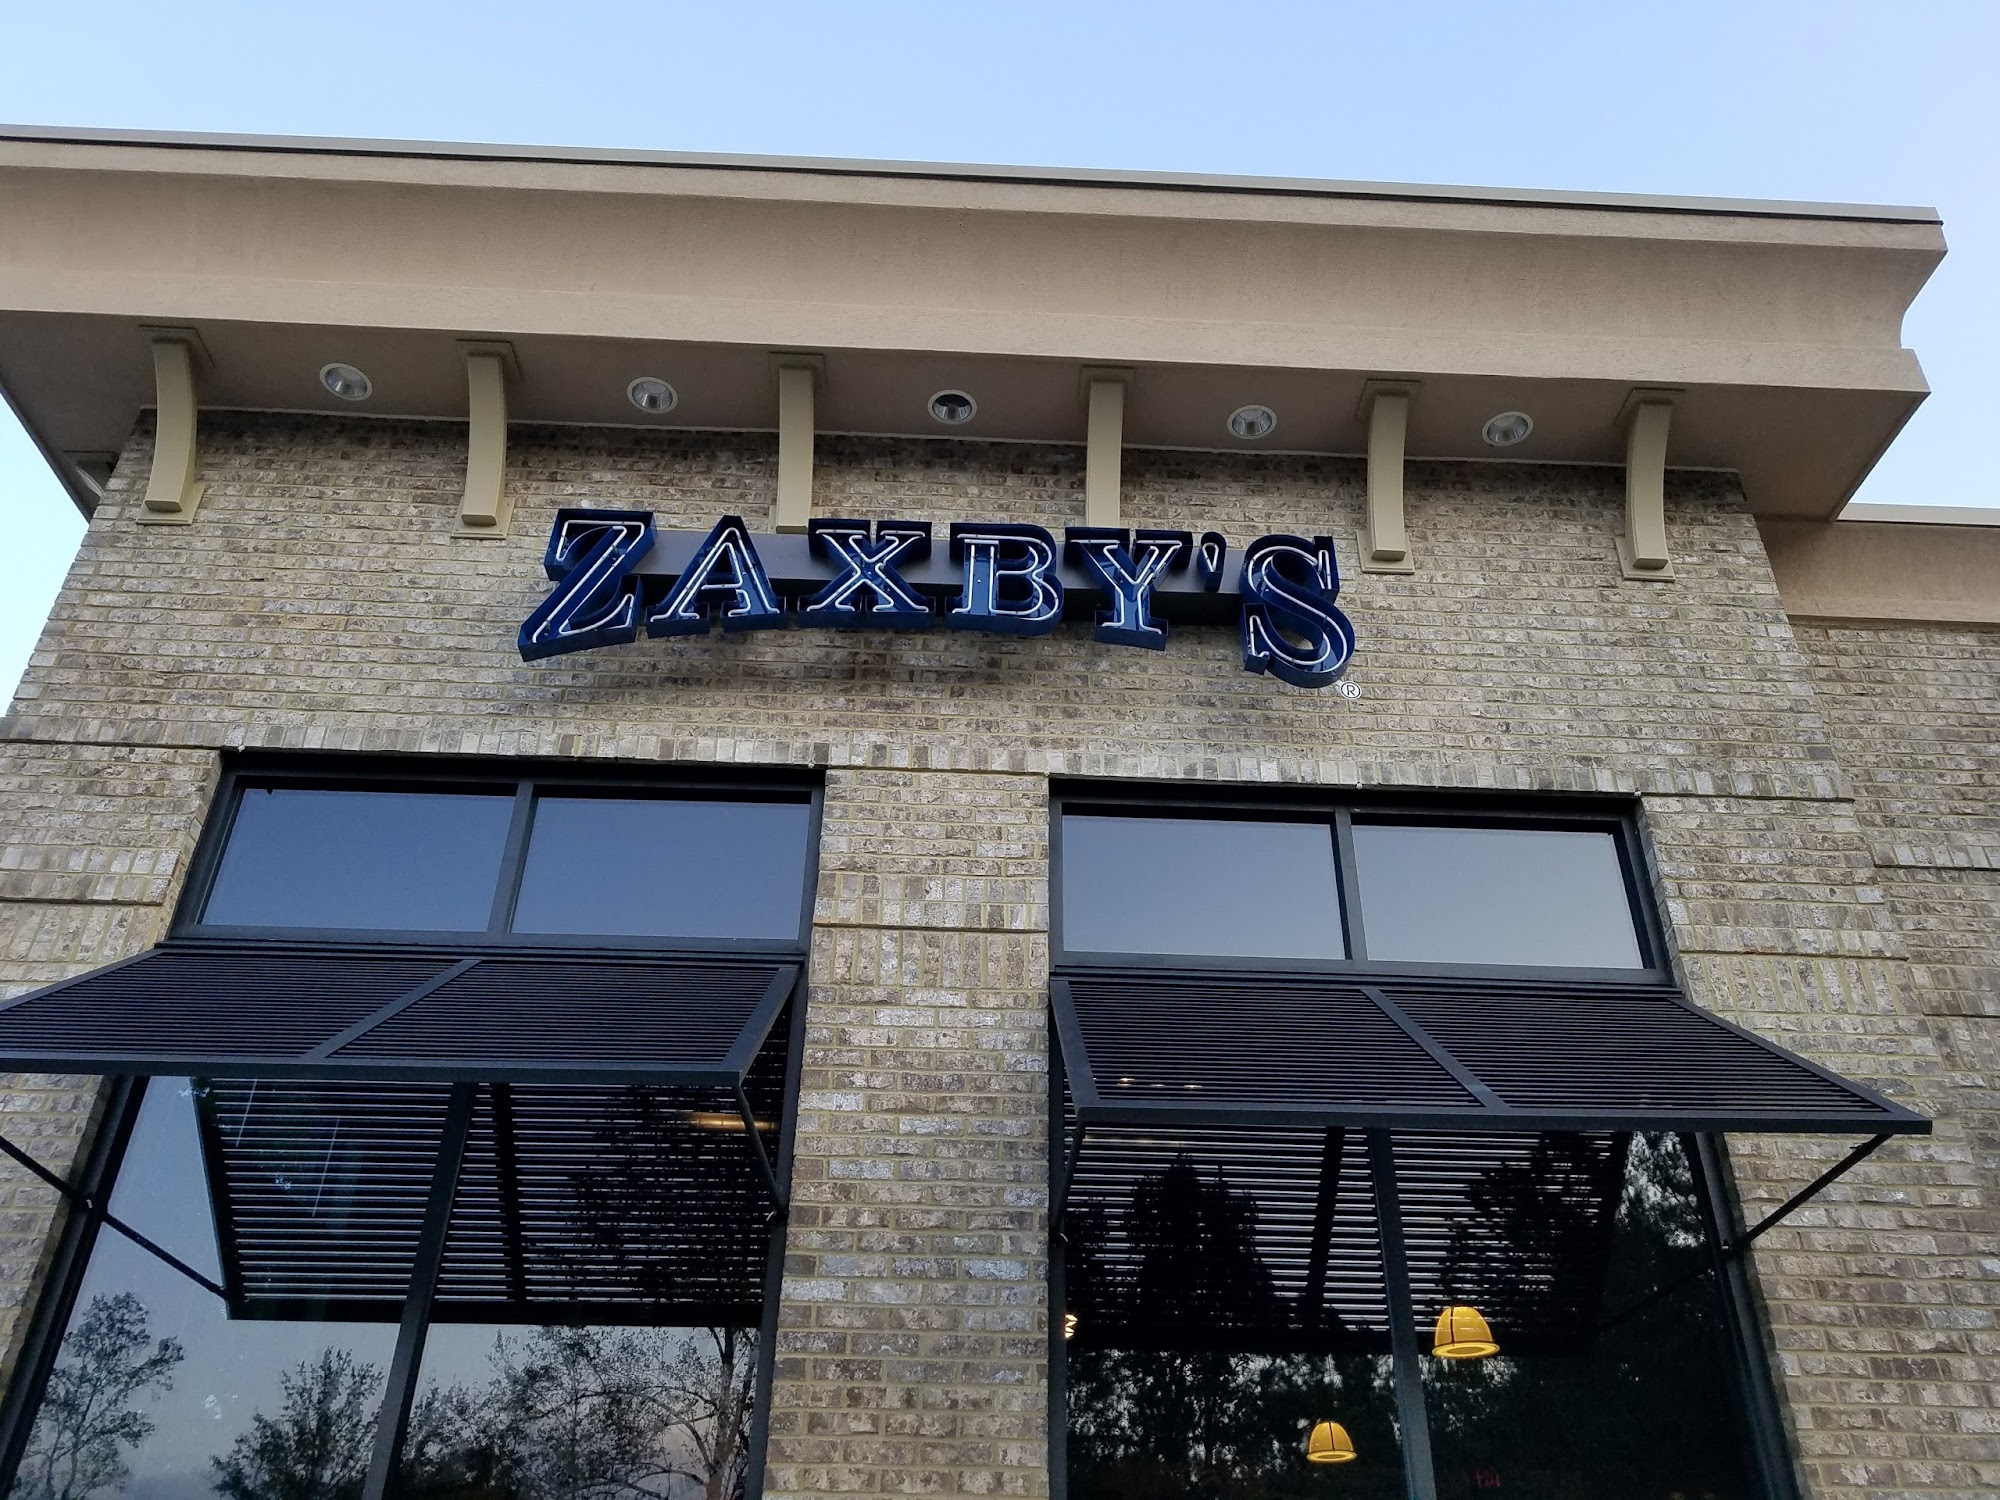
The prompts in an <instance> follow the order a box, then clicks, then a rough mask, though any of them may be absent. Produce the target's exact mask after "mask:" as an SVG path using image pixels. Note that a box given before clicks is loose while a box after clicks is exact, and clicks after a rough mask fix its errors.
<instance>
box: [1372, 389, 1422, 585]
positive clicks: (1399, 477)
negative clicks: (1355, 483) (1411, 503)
mask: <svg viewBox="0 0 2000 1500" xmlns="http://www.w3.org/2000/svg"><path fill="white" fill-rule="evenodd" d="M1416 393H1417V387H1416V382H1414V381H1408V380H1370V381H1367V382H1365V383H1364V384H1363V385H1362V387H1361V405H1360V407H1359V409H1358V415H1359V416H1360V418H1361V421H1362V425H1363V426H1365V427H1366V428H1367V429H1368V517H1367V520H1366V521H1365V522H1364V523H1363V524H1362V528H1361V571H1362V572H1364V573H1414V572H1416V571H1417V560H1416V559H1415V558H1414V557H1412V556H1411V555H1410V537H1409V533H1408V532H1407V531H1405V530H1404V528H1403V452H1404V447H1405V439H1406V438H1407V437H1408V435H1409V427H1410V399H1411V397H1413V396H1415V395H1416Z"/></svg>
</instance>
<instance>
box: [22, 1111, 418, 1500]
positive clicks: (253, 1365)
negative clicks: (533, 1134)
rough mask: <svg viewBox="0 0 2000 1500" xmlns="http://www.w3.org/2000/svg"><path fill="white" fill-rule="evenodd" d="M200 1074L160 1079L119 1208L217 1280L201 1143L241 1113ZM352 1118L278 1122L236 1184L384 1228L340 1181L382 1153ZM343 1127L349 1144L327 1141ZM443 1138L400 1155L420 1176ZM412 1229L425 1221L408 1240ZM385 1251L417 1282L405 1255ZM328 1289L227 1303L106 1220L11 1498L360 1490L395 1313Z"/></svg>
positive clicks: (323, 1230)
mask: <svg viewBox="0 0 2000 1500" xmlns="http://www.w3.org/2000/svg"><path fill="white" fill-rule="evenodd" d="M243 1087H244V1088H245V1089H246V1090H247V1089H248V1088H249V1087H250V1086H249V1085H244V1086H243ZM203 1088H204V1086H203V1085H197V1084H193V1083H191V1082H190V1081H189V1080H188V1079H185V1078H156V1079H153V1080H152V1081H151V1082H150V1083H149V1084H147V1086H146V1095H145V1102H144V1104H143V1106H142V1108H141V1110H140V1114H139V1120H138V1123H137V1125H136V1127H135V1128H134V1130H133V1132H132V1141H131V1145H130V1148H129V1149H128V1150H127V1152H126V1155H125V1162H124V1166H123V1168H122V1169H121V1170H120V1172H119V1174H118V1185H117V1187H116V1189H115V1190H114V1191H113V1193H112V1195H111V1211H112V1212H113V1213H115V1214H117V1215H118V1216H119V1217H120V1218H121V1219H123V1220H124V1221H125V1222H126V1223H128V1224H130V1225H132V1226H133V1228H135V1229H137V1230H139V1232H140V1233H142V1234H144V1235H146V1236H147V1237H148V1238H150V1239H152V1240H153V1241H154V1242H155V1243H156V1244H159V1245H162V1246H165V1247H166V1248H167V1249H169V1250H170V1251H171V1252H172V1253H173V1254H175V1255H176V1256H178V1257H180V1258H181V1259H182V1260H183V1261H185V1262H187V1263H188V1264H189V1265H191V1266H192V1267H193V1268H194V1269H195V1270H196V1271H198V1272H200V1273H201V1274H202V1275H203V1276H206V1277H207V1278H209V1279H210V1280H211V1281H218V1282H219V1281H221V1280H223V1279H224V1273H223V1265H222V1257H221V1256H220V1255H219V1254H218V1250H217V1244H216V1231H215V1223H216V1221H215V1218H214V1215H213V1213H212V1212H211V1209H210V1206H209V1196H208V1183H209V1181H210V1180H211V1179H210V1178H209V1177H208V1175H207V1170H206V1163H205V1151H214V1150H216V1149H217V1142H218V1141H219V1140H220V1139H222V1138H223V1137H224V1136H226V1135H231V1134H236V1133H238V1132H240V1131H241V1130H242V1129H243V1126H244V1122H243V1121H242V1120H241V1119H240V1118H233V1117H231V1116H230V1115H229V1113H228V1112H227V1111H225V1110H216V1111H213V1112H212V1113H211V1115H210V1119H209V1122H208V1124H207V1125H206V1126H203V1125H202V1124H201V1123H200V1121H199V1120H198V1111H197V1107H196V1106H197V1100H198V1098H200V1097H201V1094H202V1091H203ZM293 1123H296V1121H295V1122H293ZM339 1124H340V1121H339V1120H338V1119H337V1118H327V1117H321V1118H317V1119H308V1120H307V1121H306V1122H305V1128H304V1129H302V1130H301V1129H292V1130H289V1131H282V1132H281V1133H280V1134H279V1135H278V1137H277V1140H278V1145H277V1149H276V1150H274V1151H271V1152H269V1153H266V1155H265V1156H264V1158H263V1160H262V1163H261V1166H262V1170H261V1171H260V1172H256V1173H253V1174H252V1175H251V1176H249V1177H246V1178H244V1179H242V1180H241V1181H240V1184H239V1185H240V1186H241V1187H242V1188H243V1189H244V1190H246V1191H250V1192H252V1193H255V1194H261V1195H263V1196H264V1197H265V1199H266V1201H269V1200H271V1199H277V1200H279V1201H282V1202H288V1203H291V1204H295V1205H297V1207H298V1212H297V1214H296V1216H295V1218H294V1221H293V1222H294V1223H295V1224H296V1225H297V1226H298V1227H299V1229H300V1232H301V1234H302V1236H303V1237H304V1243H305V1244H306V1245H307V1246H308V1247H311V1246H314V1245H319V1246H324V1245H326V1244H328V1243H333V1244H339V1243H344V1242H345V1243H351V1242H355V1241H357V1240H368V1241H370V1242H371V1243H377V1244H379V1243H380V1240H381V1223H380V1215H379V1209H378V1207H377V1206H376V1205H357V1204H356V1203H355V1202H354V1199H353V1197H352V1195H351V1194H346V1193H341V1192H339V1191H338V1187H339V1183H340V1180H341V1177H342V1174H343V1172H350V1173H351V1172H353V1171H355V1170H362V1171H365V1170H367V1169H368V1167H369V1166H370V1165H372V1164H374V1161H373V1157H372V1156H371V1154H370V1150H369V1148H366V1147H363V1146H358V1145H356V1144H355V1143H354V1141H355V1138H354V1137H353V1136H351V1135H343V1134H342V1133H341V1132H340V1131H339V1130H338V1126H339ZM252 1128H253V1131H254V1129H255V1127H252ZM336 1140H338V1141H341V1142H343V1143H344V1144H345V1146H346V1155H345V1156H344V1157H343V1156H342V1155H341V1154H340V1152H339V1151H338V1150H335V1149H330V1148H332V1147H333V1146H334V1143H335V1142H336ZM435 1153H436V1147H435V1143H434V1142H432V1143H430V1144H429V1149H428V1150H424V1149H421V1148H420V1149H418V1150H416V1151H415V1152H412V1153H411V1157H412V1158H413V1159H414V1160H415V1162H416V1165H415V1167H414V1168H413V1169H412V1168H410V1167H408V1166H407V1164H405V1168H404V1169H405V1171H408V1172H413V1173H414V1174H420V1175H419V1176H418V1180H419V1183H421V1181H422V1178H423V1177H425V1176H428V1174H429V1173H430V1171H431V1169H432V1166H433V1163H434V1159H435ZM329 1163H332V1166H331V1169H329V1165H328V1164H329ZM329 1189H332V1190H331V1191H329ZM418 1191H419V1193H421V1191H422V1189H421V1186H419V1189H418ZM418 1206H419V1209H420V1208H421V1199H419V1204H418ZM415 1241H416V1236H415V1234H414V1233H412V1234H410V1235H408V1236H406V1237H404V1239H403V1241H402V1244H403V1245H404V1246H408V1247H414V1245H415ZM388 1259H389V1263H390V1269H391V1272H392V1274H394V1275H397V1276H400V1278H401V1279H402V1280H403V1281H404V1282H407V1280H408V1277H409V1272H410V1257H409V1256H408V1255H407V1254H402V1255H392V1256H390V1257H388ZM260 1289H261V1288H259V1287H258V1286H256V1285H254V1284H251V1285H248V1286H246V1291H248V1292H251V1293H253V1294H254V1293H255V1292H256V1291H258V1290H260ZM331 1290H334V1289H333V1288H328V1287H323V1286H317V1285H313V1284H311V1283H307V1282H300V1281H299V1280H297V1279H296V1278H294V1280H293V1281H291V1282H289V1283H288V1284H287V1285H286V1286H285V1287H284V1288H282V1292H283V1293H285V1294H287V1298H286V1301H285V1302H284V1304H283V1305H282V1306H280V1307H275V1308H271V1309H269V1310H267V1311H265V1312H264V1313H263V1314H262V1315H256V1316H243V1315H241V1314H238V1315H235V1316H232V1311H231V1308H230V1307H229V1306H228V1305H227V1304H226V1303H225V1302H224V1301H223V1299H222V1298H221V1297H218V1296H216V1295H215V1294H214V1293H212V1292H210V1291H208V1290H206V1289H204V1288H203V1287H201V1286H200V1285H199V1284H197V1283H196V1282H194V1281H192V1280H190V1279H189V1278H187V1277H186V1276H183V1275H182V1274H181V1273H180V1272H178V1271H176V1270H174V1269H173V1268H172V1267H170V1266H168V1265H166V1264H165V1263H164V1262H162V1261H161V1260H159V1259H158V1258H156V1257H154V1256H152V1255H149V1254H147V1253H146V1252H145V1251H143V1250H141V1249H139V1248H138V1247H137V1246H136V1245H134V1244H133V1243H132V1242H131V1241H129V1240H127V1239H126V1238H124V1236H122V1235H118V1234H113V1233H111V1232H110V1231H109V1230H105V1231H104V1232H102V1233H100V1234H99V1235H98V1236H97V1243H96V1248H95V1249H94V1250H93V1251H92V1252H91V1257H90V1265H89V1269H88V1270H87V1271H86V1272H85V1274H84V1278H83V1286H82V1288H81V1291H80V1292H79V1294H78V1296H77V1301H76V1308H75V1311H74V1312H73V1313H72V1314H71V1316H70V1320H69V1327H68V1328H67V1330H66V1331H65V1333H64V1336H63V1341H62V1347H61V1351H60V1352H59V1354H58V1355H57V1357H56V1362H55V1369H54V1372H53V1373H52V1375H51V1376H50V1379H49V1383H48V1385H47V1387H46V1392H45V1395H44V1397H43V1400H42V1403H41V1408H40V1411H39V1413H38V1414H37V1416H36V1420H35V1425H34V1428H33V1431H32V1433H31V1434H30V1436H29V1438H28V1445H27V1454H26V1457H25V1458H24V1460H23V1462H22V1465H21V1468H20V1471H19V1473H18V1475H17V1478H16V1482H15V1486H14V1489H13V1492H12V1496H11V1500H57V1497H61V1496H69V1497H71V1500H118V1497H120V1496H122V1497H124V1500H193V1497H200V1496H208V1495H216V1494H220V1495H236V1496H255V1495H279V1494H286V1495H296V1496H312V1495H321V1496H329V1497H330V1496H339V1495H358V1494H360V1492H361V1481H362V1478H363V1477H364V1475H365V1473H366V1469H367V1462H368V1455H369V1451H370V1449H371V1447H372V1445H373V1441H374V1435H375V1413H376V1409H377V1407H378V1406H379V1405H380V1404H381V1400H382V1388H383V1377H384V1374H385V1372H386V1371H387V1370H388V1368H389V1360H390V1357H391V1355H392V1354H393V1353H394V1351H395V1344H396V1325H395V1324H394V1323H393V1322H390V1321H387V1320H386V1319H384V1320H382V1321H377V1322H351V1321H346V1320H342V1319H336V1318H333V1317H326V1316H320V1315H321V1314H324V1313H326V1311H327V1309H326V1308H325V1306H324V1304H323V1303H322V1302H321V1301H320V1300H319V1299H318V1298H316V1297H315V1295H314V1294H315V1293H316V1292H322V1291H331ZM308 1454H310V1455H313V1457H312V1458H311V1459H308V1458H307V1456H306V1455H308ZM285 1460H289V1462H285Z"/></svg>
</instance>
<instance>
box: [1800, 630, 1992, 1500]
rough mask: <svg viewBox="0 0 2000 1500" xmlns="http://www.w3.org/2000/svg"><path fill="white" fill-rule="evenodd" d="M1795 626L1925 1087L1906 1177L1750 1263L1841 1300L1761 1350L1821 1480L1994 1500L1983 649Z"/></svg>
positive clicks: (1988, 681) (1971, 642) (1980, 642)
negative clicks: (1916, 1041)
mask: <svg viewBox="0 0 2000 1500" xmlns="http://www.w3.org/2000/svg"><path fill="white" fill-rule="evenodd" d="M1795 630H1796V634H1797V637H1798V640H1799V643H1800V645H1801V646H1802V647H1803V648H1804V650H1805V651H1806V653H1807V657H1808V659H1809V661H1810V663H1811V668H1812V677H1813V683H1814V687H1815V691H1816V696H1817V698H1818V700H1819V703H1820V707H1821V711H1822V712H1823V714H1824V715H1825V717H1826V720H1827V723H1828V726H1829V728H1830V729H1831V730H1832V732H1833V738H1834V744H1835V746H1836V749H1837V752H1838V754H1839V756H1840V761H1841V764H1842V766H1843V767H1844V768H1845V769H1846V770H1847V771H1848V773H1849V774H1850V775H1851V776H1852V778H1853V786H1854V809H1855V816H1856V819H1857V821H1858V823H1859V825H1860V829H1861V834H1862V840H1863V846H1864V848H1865V849H1866V851H1867V859H1868V865H1869V867H1870V874H1869V878H1870V879H1871V881H1873V882H1874V883H1875V884H1876V885H1878V886H1879V887H1880V888H1881V890H1882V892H1883V894H1884V897H1885V899H1886V911H1887V912H1888V915H1889V917H1890V919H1891V921H1892V923H1893V926H1894V930H1895V933H1896V937H1897V941H1898V944H1899V946H1900V949H1901V952H1902V953H1903V955H1904V957H1905V958H1906V960H1907V969H1908V983H1907V985H1906V986H1905V989H1904V992H1903V1004H1904V1006H1905V1008H1906V1012H1907V1014H1908V1017H1909V1021H1910V1023H1911V1024H1913V1025H1921V1026H1922V1027H1923V1029H1924V1030H1925V1031H1926V1032H1927V1033H1928V1034H1929V1036H1930V1040H1931V1044H1932V1046H1933V1047H1934V1048H1935V1049H1936V1053H1937V1058H1938V1068H1939V1070H1940V1078H1939V1082H1940V1084H1941V1085H1942V1087H1941V1088H1938V1089H1935V1090H1931V1091H1927V1094H1928V1097H1929V1098H1930V1099H1932V1100H1933V1101H1934V1103H1933V1106H1932V1107H1933V1108H1935V1109H1936V1110H1937V1111H1938V1121H1937V1133H1936V1135H1935V1136H1934V1137H1933V1139H1932V1140H1931V1141H1930V1142H1928V1143H1926V1144H1925V1145H1924V1146H1922V1147H1920V1148H1917V1151H1916V1152H1913V1153H1912V1155H1913V1156H1915V1157H1916V1158H1917V1159H1916V1160H1913V1161H1912V1162H1911V1164H1910V1168H1909V1169H1908V1170H1906V1171H1904V1172H1901V1173H1898V1174H1894V1175H1888V1176H1884V1177H1881V1178H1877V1179H1875V1180H1874V1181H1872V1182H1871V1183H1870V1184H1869V1186H1868V1187H1867V1188H1866V1189H1865V1190H1864V1191H1862V1192H1860V1193H1857V1194H1856V1195H1855V1196H1854V1197H1852V1198H1851V1199H1848V1200H1846V1201H1845V1202H1843V1203H1842V1204H1841V1205H1840V1206H1839V1207H1837V1208H1834V1209H1830V1210H1829V1211H1828V1213H1827V1215H1826V1219H1825V1222H1826V1224H1827V1229H1828V1232H1827V1233H1824V1234H1820V1235H1816V1236H1813V1235H1809V1236H1792V1237H1788V1238H1787V1239H1786V1240H1784V1241H1781V1242H1780V1244H1779V1245H1777V1246H1774V1247H1773V1249H1772V1251H1771V1253H1770V1254H1769V1255H1767V1257H1766V1260H1767V1262H1768V1263H1770V1264H1771V1265H1772V1266H1773V1268H1774V1274H1773V1275H1772V1277H1771V1279H1770V1281H1769V1282H1767V1285H1771V1284H1773V1283H1776V1284H1777V1285H1778V1286H1779V1287H1780V1288H1781V1289H1782V1290H1784V1291H1786V1292H1788V1293H1793V1294H1795V1295H1797V1296H1798V1297H1799V1298H1800V1300H1801V1301H1803V1300H1804V1297H1805V1296H1806V1294H1807V1292H1808V1290H1809V1289H1810V1288H1811V1287H1813V1286H1815V1285H1831V1286H1833V1287H1836V1288H1838V1289H1839V1290H1840V1291H1841V1292H1842V1294H1843V1295H1842V1296H1841V1299H1840V1305H1839V1307H1838V1311H1837V1315H1836V1316H1830V1317H1829V1316H1822V1317H1817V1318H1813V1317H1806V1316H1785V1315H1784V1314H1785V1307H1784V1303H1783V1302H1782V1301H1780V1302H1778V1303H1777V1306H1778V1308H1779V1311H1780V1318H1779V1321H1778V1328H1777V1333H1778V1336H1779V1339H1780V1341H1781V1342H1782V1343H1783V1345H1784V1347H1785V1349H1786V1360H1787V1363H1788V1364H1789V1365H1790V1366H1791V1367H1793V1368H1794V1369H1796V1370H1797V1371H1798V1372H1799V1373H1800V1375H1801V1377H1803V1380H1804V1384H1805V1386H1806V1389H1807V1392H1808V1394H1807V1396H1806V1400H1807V1401H1808V1402H1809V1403H1810V1408H1809V1409H1810V1412H1811V1422H1812V1427H1813V1428H1814V1431H1813V1434H1812V1438H1813V1444H1812V1446H1813V1450H1814V1451H1815V1452H1816V1453H1819V1454H1822V1455H1824V1456H1825V1457H1826V1458H1827V1459H1828V1460H1835V1459H1837V1460H1838V1462H1830V1463H1829V1464H1828V1467H1829V1468H1830V1469H1832V1470H1833V1471H1834V1472H1836V1473H1838V1474H1839V1475H1841V1476H1843V1477H1848V1478H1851V1479H1852V1480H1853V1481H1854V1482H1856V1483H1859V1484H1864V1485H1868V1486H1872V1487H1873V1489H1874V1491H1875V1492H1876V1493H1886V1494H1904V1493H1923V1494H1930V1493H1935V1492H1950V1493H1959V1492H1969V1493H1982V1492H1983V1493H1987V1494H1994V1493H2000V1383H1996V1371H1995V1361H1996V1358H2000V1319H1996V1311H1997V1310H2000V631H1994V630H1982V629H1976V628H1966V627H1950V628H1947V627H1917V626H1899V625H1855V624H1841V623H1836V622H1826V621H1813V622H1802V623H1800V624H1799V625H1798V626H1796V627H1795ZM1773 1237H1774V1238H1775V1237H1776V1236H1775V1235H1774V1236H1773Z"/></svg>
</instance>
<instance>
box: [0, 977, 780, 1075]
mask: <svg viewBox="0 0 2000 1500" xmlns="http://www.w3.org/2000/svg"><path fill="white" fill-rule="evenodd" d="M798 975H799V964H798V961H797V959H795V958H791V957H789V956H783V957H768V956H763V955H758V956H754V957H734V956H728V957H709V956H706V955H687V954H679V953H675V954H661V955H658V956H652V955H645V954H633V953H629V952H628V953H622V954H616V955H599V954H594V953H578V952H575V951H573V950H560V949H554V950H551V949H537V950H524V951H507V952H494V951H492V950H490V949H489V950H476V949H467V950H464V951H458V952H454V951H451V950H449V949H438V948H419V947H414V946H412V947H405V948H395V947H384V946H382V945H379V944H366V945H363V944H341V943H283V942H234V943H232V942H210V941H199V942H191V941H170V942H166V943H162V944H161V945H160V946H159V947H157V948H152V949H149V950H148V951H147V952H145V953H142V954H139V955H137V956H136V957H134V958H130V959H126V960H124V961H123V962H121V963H115V964H111V965H109V966H108V967H106V968H102V969H96V970H93V971H92V972H90V973H88V974H84V975H81V976H79V977H77V978H75V979H70V980H65V981H63V982H62V983H60V984H54V985H50V986H48V987H47V988H45V989H41V990H36V991H34V992H33V993H31V994H28V995H24V996H22V997H21V998H20V999H18V1000H15V1001H13V1002H12V1003H11V1004H9V1005H6V1006H4V1007H0V1070H11V1071H21V1072H40V1073H99V1074H132V1075H159V1074H173V1075H179V1074H189V1075H194V1076H199V1077H203V1078H261V1079H278V1078H313V1079H339V1078H349V1079H352V1078H371V1079H380V1080H401V1081H411V1082H415V1081H426V1082H454V1081H464V1080H471V1081H478V1082H503V1081H511V1082H543V1083H554V1082H569V1083H611V1082H623V1083H650V1084H660V1085H665V1084H676V1085H683V1086H690V1087H710V1088H727V1089H734V1088H736V1087H737V1086H738V1085H740V1084H741V1083H742V1081H743V1078H744V1075H745V1074H746V1072H747V1071H748V1069H749V1067H750V1064H751V1061H752V1059H753V1058H755V1056H756V1055H757V1052H758V1049H759V1048H760V1047H762V1046H763V1044H764V1039H765V1037H766V1036H767V1035H769V1033H770V1030H771V1026H772V1024H773V1023H774V1022H775V1021H776V1020H777V1017H778V1013H779V1011H780V1010H782V1009H783V1008H784V1004H785V1000H786V998H787V997H788V996H789V995H790V994H791V991H792V988H793V986H794V984H795V983H796V982H797V980H798Z"/></svg>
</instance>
